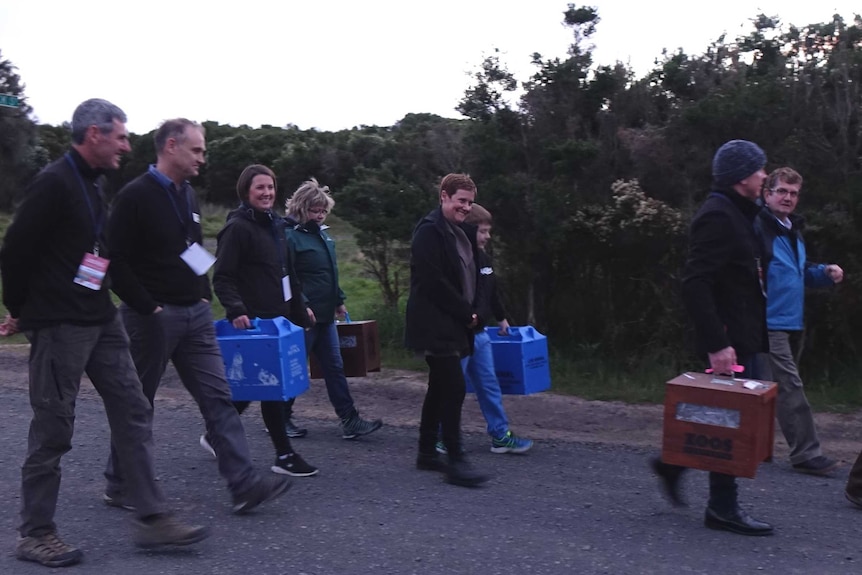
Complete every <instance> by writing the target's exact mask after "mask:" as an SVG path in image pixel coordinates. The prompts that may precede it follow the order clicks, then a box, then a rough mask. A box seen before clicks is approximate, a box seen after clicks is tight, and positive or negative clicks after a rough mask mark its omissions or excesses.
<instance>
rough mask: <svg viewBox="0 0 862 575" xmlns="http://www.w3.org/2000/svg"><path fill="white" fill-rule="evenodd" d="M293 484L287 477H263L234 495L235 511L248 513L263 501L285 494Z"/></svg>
mask: <svg viewBox="0 0 862 575" xmlns="http://www.w3.org/2000/svg"><path fill="white" fill-rule="evenodd" d="M291 485H292V484H291V482H290V480H289V479H288V478H287V477H273V476H271V475H270V476H269V477H263V478H261V479H260V480H259V481H258V482H257V483H255V484H254V486H252V488H251V489H249V490H248V491H246V492H245V493H242V494H240V495H234V498H233V512H234V513H237V514H239V513H246V512H248V511H251V510H252V509H254V508H255V507H257V506H258V505H260V504H261V503H269V502H270V501H272V500H274V499H277V498H278V497H280V496H282V495H284V492H285V491H287V490H288V489H290V487H291Z"/></svg>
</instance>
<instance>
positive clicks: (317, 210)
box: [308, 208, 329, 216]
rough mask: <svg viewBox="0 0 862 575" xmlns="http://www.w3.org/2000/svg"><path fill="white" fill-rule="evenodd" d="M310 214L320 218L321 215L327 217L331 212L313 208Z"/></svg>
mask: <svg viewBox="0 0 862 575" xmlns="http://www.w3.org/2000/svg"><path fill="white" fill-rule="evenodd" d="M308 213H309V214H314V215H315V216H319V215H321V214H323V215H324V216H325V215H326V214H328V213H329V210H327V209H326V208H311V209H310V210H308Z"/></svg>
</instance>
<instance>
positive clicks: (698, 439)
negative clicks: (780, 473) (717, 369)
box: [661, 373, 778, 477]
mask: <svg viewBox="0 0 862 575" xmlns="http://www.w3.org/2000/svg"><path fill="white" fill-rule="evenodd" d="M746 382H754V383H755V384H760V387H758V388H757V389H747V388H746V387H744V384H745V383H746ZM777 394H778V387H777V386H776V384H775V383H773V382H771V381H758V380H753V379H745V378H742V379H732V378H730V377H729V376H713V375H708V374H705V373H684V374H682V375H680V376H678V377H675V378H674V379H672V380H670V381H668V382H667V388H666V393H665V401H664V425H663V434H662V454H661V458H662V461H664V462H665V463H673V464H675V465H684V466H685V467H693V468H695V469H704V470H706V471H717V472H719V473H727V474H729V475H735V476H737V477H754V475H755V473H756V472H757V466H758V465H759V464H760V462H761V461H765V460H768V459H771V458H772V444H773V439H774V435H775V398H776V396H777Z"/></svg>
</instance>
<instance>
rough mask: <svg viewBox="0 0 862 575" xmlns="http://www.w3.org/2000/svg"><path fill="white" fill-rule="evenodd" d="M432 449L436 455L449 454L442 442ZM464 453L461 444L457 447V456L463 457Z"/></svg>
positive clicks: (465, 451) (464, 450)
mask: <svg viewBox="0 0 862 575" xmlns="http://www.w3.org/2000/svg"><path fill="white" fill-rule="evenodd" d="M434 449H436V450H437V453H439V454H441V455H447V454H448V453H449V450H448V449H446V446H445V445H444V444H443V442H442V441H438V442H437V443H436V444H435V445H434ZM465 453H467V450H466V449H464V445H463V444H461V445H459V446H458V455H464V454H465Z"/></svg>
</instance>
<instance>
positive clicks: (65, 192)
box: [0, 149, 116, 330]
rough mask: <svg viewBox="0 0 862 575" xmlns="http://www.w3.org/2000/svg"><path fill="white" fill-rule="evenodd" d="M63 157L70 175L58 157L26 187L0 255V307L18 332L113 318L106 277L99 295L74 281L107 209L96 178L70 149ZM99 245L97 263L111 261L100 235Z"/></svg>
mask: <svg viewBox="0 0 862 575" xmlns="http://www.w3.org/2000/svg"><path fill="white" fill-rule="evenodd" d="M68 157H69V158H71V160H72V162H74V166H75V167H74V168H73V166H72V165H71V164H70V163H69V160H67V159H66V157H65V156H64V157H62V158H60V159H58V160H56V161H54V162H52V163H50V164H48V165H47V166H46V167H45V168H44V169H43V170H42V171H41V172H40V173H39V174H38V175H37V176H36V177H35V178H34V179H33V181H32V182H31V183H30V185H29V186H28V187H27V189H26V191H25V194H24V201H23V202H22V203H21V205H20V206H19V207H18V210H17V212H16V213H15V218H14V219H13V220H12V224H11V225H10V226H9V229H8V230H7V231H6V237H5V238H4V240H3V247H2V249H0V274H2V277H3V303H4V305H5V306H6V308H7V309H8V310H9V313H10V315H12V317H15V318H18V320H19V328H20V329H22V330H31V329H39V328H43V327H48V326H51V325H57V324H61V323H71V324H74V325H98V324H102V323H105V322H107V321H110V320H111V319H112V318H113V317H114V314H115V313H116V308H115V307H114V304H113V303H112V302H111V297H110V293H109V292H108V282H107V279H108V278H107V277H106V281H105V282H104V283H103V284H102V289H101V290H98V291H95V290H91V289H89V288H86V287H84V286H81V285H78V284H76V283H74V281H73V280H74V278H75V275H76V274H77V271H78V267H79V266H80V264H81V260H82V259H83V257H84V254H85V253H87V252H92V251H93V247H94V245H95V244H96V241H97V236H96V231H97V228H98V227H99V222H103V221H104V218H105V214H106V213H107V208H106V207H105V203H104V200H103V198H102V194H101V192H100V191H99V188H98V187H97V186H98V184H99V183H100V180H101V177H100V176H101V171H99V170H94V169H92V168H91V167H90V166H89V165H87V163H86V162H85V161H84V160H83V159H82V158H81V156H80V154H78V152H77V151H75V150H74V149H73V150H71V151H70V152H69V156H68ZM76 171H77V173H76ZM78 175H80V180H79V179H78ZM85 194H86V195H85ZM102 228H103V229H104V225H102ZM98 243H99V254H100V256H101V257H105V258H110V257H111V254H110V251H109V249H108V245H107V242H105V238H104V233H102V234H100V237H98ZM108 272H109V274H110V272H111V269H110V268H109V270H108Z"/></svg>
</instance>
